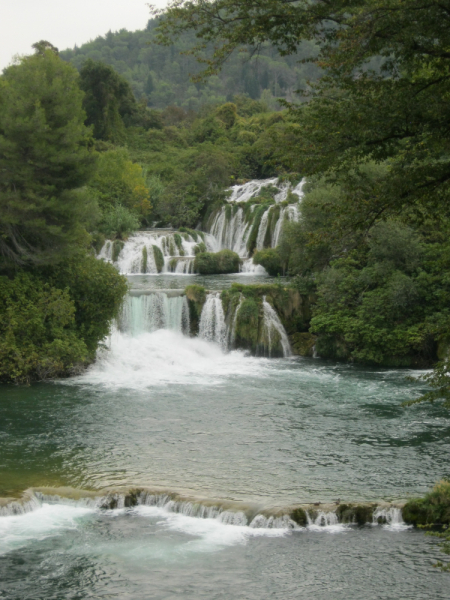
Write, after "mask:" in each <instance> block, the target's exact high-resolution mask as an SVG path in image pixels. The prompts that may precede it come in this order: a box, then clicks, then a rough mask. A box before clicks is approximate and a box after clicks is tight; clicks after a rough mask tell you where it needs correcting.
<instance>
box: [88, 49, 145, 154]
mask: <svg viewBox="0 0 450 600" xmlns="http://www.w3.org/2000/svg"><path fill="white" fill-rule="evenodd" d="M80 76H81V80H80V87H81V89H82V90H83V91H84V92H85V97H84V101H83V106H84V109H85V110H86V114H87V120H86V123H87V124H88V125H93V126H94V136H95V137H96V138H97V139H100V140H111V141H113V142H122V141H123V139H124V136H125V126H124V122H123V119H124V118H126V117H132V116H133V115H134V114H135V113H136V111H137V105H136V100H135V98H134V96H133V92H132V91H131V87H130V84H129V83H128V81H127V80H126V79H124V78H123V77H122V76H121V75H119V73H117V72H116V71H115V70H114V69H113V68H112V67H109V66H108V65H105V64H104V63H102V62H95V61H93V60H91V59H88V60H86V62H85V63H84V65H83V68H82V69H81V71H80Z"/></svg>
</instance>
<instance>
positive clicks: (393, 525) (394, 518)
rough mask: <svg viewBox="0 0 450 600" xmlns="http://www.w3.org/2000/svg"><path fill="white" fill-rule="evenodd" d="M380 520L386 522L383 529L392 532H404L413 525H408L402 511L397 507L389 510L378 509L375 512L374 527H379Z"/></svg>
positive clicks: (391, 507)
mask: <svg viewBox="0 0 450 600" xmlns="http://www.w3.org/2000/svg"><path fill="white" fill-rule="evenodd" d="M379 520H383V521H385V523H384V524H383V528H384V529H389V530H390V531H404V530H405V529H411V528H412V525H407V524H406V523H405V521H404V520H403V516H402V509H401V508H398V507H395V506H390V507H389V508H380V507H378V508H377V509H376V510H374V513H373V525H377V524H378V522H379Z"/></svg>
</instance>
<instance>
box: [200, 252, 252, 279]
mask: <svg viewBox="0 0 450 600" xmlns="http://www.w3.org/2000/svg"><path fill="white" fill-rule="evenodd" d="M241 263H242V261H241V259H240V257H239V255H238V254H236V252H233V251H232V250H221V251H220V252H215V253H214V252H200V253H199V254H197V256H196V257H195V262H194V271H195V272H196V273H200V275H214V274H217V275H221V274H224V273H238V272H239V267H240V265H241Z"/></svg>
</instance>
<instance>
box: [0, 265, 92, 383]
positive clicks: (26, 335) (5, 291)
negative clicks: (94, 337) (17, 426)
mask: <svg viewBox="0 0 450 600" xmlns="http://www.w3.org/2000/svg"><path fill="white" fill-rule="evenodd" d="M87 355H88V350H87V347H86V344H85V343H84V341H83V339H81V338H79V337H78V336H77V332H76V327H75V305H74V301H73V300H72V299H71V297H70V294H69V292H68V291H67V290H62V289H57V288H55V287H52V286H51V285H50V284H48V283H44V282H43V281H42V280H41V279H40V278H38V277H36V276H35V275H32V274H29V273H24V272H22V273H19V274H18V275H17V276H16V277H15V278H14V279H12V280H11V279H8V278H7V277H0V381H1V382H3V383H9V382H13V383H29V382H30V381H32V380H34V379H49V378H52V377H58V376H61V375H64V374H70V373H71V372H72V370H75V369H76V367H77V366H79V365H81V364H83V362H84V361H85V360H86V358H87Z"/></svg>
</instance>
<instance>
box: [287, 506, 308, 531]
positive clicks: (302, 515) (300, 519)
mask: <svg viewBox="0 0 450 600" xmlns="http://www.w3.org/2000/svg"><path fill="white" fill-rule="evenodd" d="M289 516H290V517H291V519H292V520H293V521H295V522H296V523H297V525H300V527H306V525H307V524H308V518H307V516H306V511H304V510H303V508H296V509H295V510H293V511H292V512H291V514H290V515H289Z"/></svg>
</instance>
